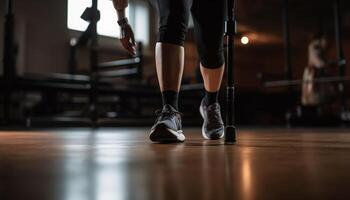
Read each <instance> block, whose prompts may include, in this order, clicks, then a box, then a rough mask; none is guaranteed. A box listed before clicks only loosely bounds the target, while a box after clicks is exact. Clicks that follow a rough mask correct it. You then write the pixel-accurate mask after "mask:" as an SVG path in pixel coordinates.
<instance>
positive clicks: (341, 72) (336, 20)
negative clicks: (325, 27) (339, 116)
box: [334, 0, 347, 113]
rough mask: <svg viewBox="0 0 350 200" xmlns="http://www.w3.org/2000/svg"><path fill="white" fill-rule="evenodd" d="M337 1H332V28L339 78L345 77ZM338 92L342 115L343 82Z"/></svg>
mask: <svg viewBox="0 0 350 200" xmlns="http://www.w3.org/2000/svg"><path fill="white" fill-rule="evenodd" d="M339 4H340V2H339V0H334V28H335V44H336V51H337V61H338V62H337V63H338V67H339V76H341V77H344V76H345V68H346V66H345V62H340V61H341V60H345V56H344V50H343V44H342V19H341V12H340V8H339ZM338 87H339V90H340V91H341V102H342V110H341V111H342V113H344V112H345V111H346V109H347V106H346V100H347V96H346V90H345V82H344V81H342V82H339V85H338Z"/></svg>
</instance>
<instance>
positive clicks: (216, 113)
mask: <svg viewBox="0 0 350 200" xmlns="http://www.w3.org/2000/svg"><path fill="white" fill-rule="evenodd" d="M208 110H209V112H207V114H208V121H209V122H211V123H213V122H215V123H220V124H221V123H222V122H221V120H220V119H221V116H220V109H219V107H218V106H215V107H214V108H213V107H211V109H208Z"/></svg>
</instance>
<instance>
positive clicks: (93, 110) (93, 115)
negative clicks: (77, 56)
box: [90, 0, 98, 127]
mask: <svg viewBox="0 0 350 200" xmlns="http://www.w3.org/2000/svg"><path fill="white" fill-rule="evenodd" d="M97 3H98V2H97V0H92V6H91V8H92V13H91V21H90V25H91V35H90V86H91V88H90V119H91V122H92V124H93V126H94V127H95V126H96V123H97V119H98V113H97V104H98V77H97V65H98V53H97V46H98V35H97V21H98V9H97V6H98V4H97Z"/></svg>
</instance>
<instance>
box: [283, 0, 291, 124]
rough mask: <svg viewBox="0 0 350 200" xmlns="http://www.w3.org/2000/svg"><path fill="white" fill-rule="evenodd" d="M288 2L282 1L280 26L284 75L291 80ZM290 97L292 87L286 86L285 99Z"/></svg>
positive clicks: (288, 122)
mask: <svg viewBox="0 0 350 200" xmlns="http://www.w3.org/2000/svg"><path fill="white" fill-rule="evenodd" d="M288 6H289V1H288V0H284V1H283V5H282V25H283V43H284V73H285V79H286V80H291V79H292V64H291V57H290V55H291V45H290V29H289V8H288ZM291 95H292V87H291V86H288V88H287V97H290V96H291ZM291 104H292V103H291V102H290V101H289V102H288V104H287V109H286V115H285V119H286V123H287V126H288V127H289V126H290V118H291V115H292V114H291Z"/></svg>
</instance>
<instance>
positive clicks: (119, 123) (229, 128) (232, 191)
mask: <svg viewBox="0 0 350 200" xmlns="http://www.w3.org/2000/svg"><path fill="white" fill-rule="evenodd" d="M194 1H195V0H194ZM115 2H117V0H115ZM158 2H159V1H158ZM213 2H214V1H213ZM173 3H174V4H176V3H177V2H175V1H173ZM226 7H227V13H226V14H227V18H226V19H225V20H226V21H225V33H224V41H223V51H224V55H225V66H224V69H225V70H224V71H225V72H224V74H223V78H222V83H221V87H220V90H219V91H218V100H217V101H218V102H217V103H218V105H220V106H221V108H220V111H221V116H222V119H223V123H224V124H223V125H224V132H223V134H224V135H222V138H220V139H215V140H210V139H209V140H208V138H206V137H204V138H203V136H205V135H204V133H203V131H204V125H203V123H204V122H203V116H201V113H200V112H199V106H200V105H201V101H202V98H203V97H204V96H205V95H206V88H205V87H204V84H203V82H204V81H203V78H202V76H201V64H200V59H201V58H200V56H199V54H198V47H197V45H196V41H197V39H198V38H196V34H197V33H196V30H195V29H194V27H195V26H196V21H195V20H193V17H191V16H190V18H189V22H188V27H187V33H186V39H185V42H184V45H183V48H184V52H185V53H184V59H183V60H184V67H183V75H182V79H181V88H180V91H179V94H178V95H179V97H178V99H179V100H178V111H179V112H181V117H182V124H183V134H184V136H186V141H184V142H180V143H171V142H154V141H151V140H152V138H151V140H150V132H151V133H152V130H151V129H152V128H151V127H152V125H153V124H154V122H155V120H156V119H157V115H158V114H157V113H158V112H156V110H157V109H161V108H162V94H161V91H160V89H159V79H158V78H159V77H158V78H157V71H156V66H157V65H159V63H157V62H156V60H157V55H156V51H155V46H156V45H157V43H159V41H158V38H157V34H158V29H159V21H160V20H161V19H159V16H158V14H157V8H155V7H154V5H153V4H152V3H150V2H148V1H147V0H129V1H128V7H126V9H125V15H126V17H127V19H128V23H129V24H130V26H131V27H132V30H133V31H134V37H135V55H131V54H130V53H128V52H127V51H126V50H125V49H124V48H123V45H122V43H121V40H120V38H121V37H122V36H121V35H123V33H122V32H121V29H120V28H119V25H118V23H119V21H118V15H117V12H116V9H115V7H114V5H113V1H111V0H60V1H54V0H26V1H20V0H4V1H1V2H0V13H1V18H0V23H1V26H0V57H1V60H2V62H1V64H0V97H1V98H0V199H3V200H17V199H36V200H51V199H55V200H56V199H57V200H83V199H91V200H109V199H121V200H124V199H127V200H129V199H137V200H139V199H140V200H163V199H167V200H172V199H177V200H185V199H242V200H251V199H349V198H350V191H349V185H350V172H349V169H350V99H349V97H348V96H349V95H348V94H349V92H350V85H349V84H348V83H349V81H350V70H349V69H348V67H349V64H348V63H347V62H346V61H347V60H348V59H349V58H350V1H346V0H322V1H317V0H309V1H303V0H278V1H277V0H265V1H258V0H226ZM158 9H159V8H158ZM160 9H162V8H160ZM208 15H210V13H208ZM203 26H206V24H204V25H203ZM212 31H213V32H215V31H217V30H212ZM168 56H169V57H171V55H168ZM165 63H166V62H165ZM162 64H163V63H162ZM174 76H175V74H174Z"/></svg>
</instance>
